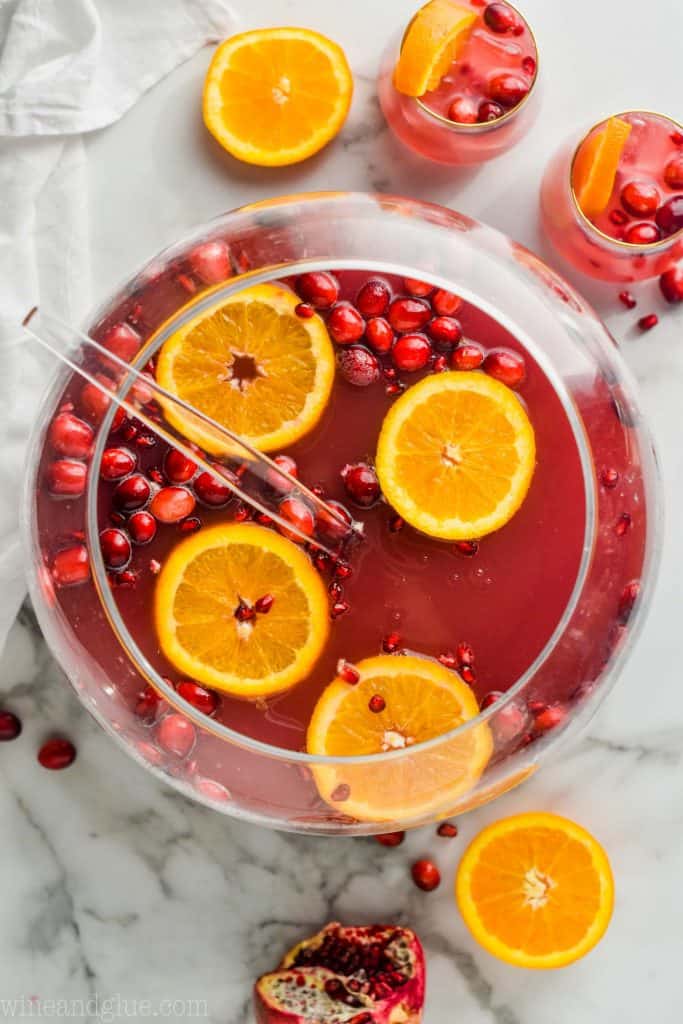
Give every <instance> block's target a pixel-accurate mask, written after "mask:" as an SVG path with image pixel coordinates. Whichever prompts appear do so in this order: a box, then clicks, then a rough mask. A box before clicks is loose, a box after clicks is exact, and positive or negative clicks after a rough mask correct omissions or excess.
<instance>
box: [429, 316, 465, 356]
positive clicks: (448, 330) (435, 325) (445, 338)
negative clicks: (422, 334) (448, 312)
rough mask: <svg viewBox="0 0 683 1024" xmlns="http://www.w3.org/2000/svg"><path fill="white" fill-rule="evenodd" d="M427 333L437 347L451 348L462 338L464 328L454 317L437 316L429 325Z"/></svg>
mask: <svg viewBox="0 0 683 1024" xmlns="http://www.w3.org/2000/svg"><path fill="white" fill-rule="evenodd" d="M427 333H428V334H429V337H430V338H431V339H432V341H434V342H436V344H437V345H444V346H446V347H449V348H450V347H451V346H453V345H457V344H458V342H459V341H460V339H461V338H462V328H461V326H460V324H459V323H458V321H457V320H456V319H455V318H454V317H452V316H436V317H434V319H433V320H430V321H429V323H428V324H427Z"/></svg>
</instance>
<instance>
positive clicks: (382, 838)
mask: <svg viewBox="0 0 683 1024" xmlns="http://www.w3.org/2000/svg"><path fill="white" fill-rule="evenodd" d="M405 837H406V834H405V832H383V833H380V835H378V836H373V838H374V840H375V842H376V843H379V845H380V846H390V847H395V846H400V845H401V843H402V842H403V840H404V839H405Z"/></svg>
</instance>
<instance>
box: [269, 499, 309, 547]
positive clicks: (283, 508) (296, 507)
mask: <svg viewBox="0 0 683 1024" xmlns="http://www.w3.org/2000/svg"><path fill="white" fill-rule="evenodd" d="M278 512H279V513H280V515H281V516H282V518H283V519H286V520H287V522H288V523H291V524H292V526H294V527H296V528H297V529H298V530H299V532H300V533H303V534H304V535H305V536H306V537H312V536H313V534H314V533H315V516H314V515H313V513H312V511H311V509H310V507H309V506H308V505H307V504H306V502H304V501H302V500H301V498H284V499H283V500H282V501H281V502H280V504H279V505H278ZM279 530H280V533H282V534H283V535H284V536H285V537H288V538H289V540H293V541H298V540H299V537H298V536H297V534H295V533H294V532H292V531H290V530H286V529H285V528H284V527H282V526H281V527H279Z"/></svg>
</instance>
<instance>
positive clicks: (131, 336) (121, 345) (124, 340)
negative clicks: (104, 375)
mask: <svg viewBox="0 0 683 1024" xmlns="http://www.w3.org/2000/svg"><path fill="white" fill-rule="evenodd" d="M141 344H142V338H141V337H140V335H139V334H138V332H137V331H134V330H133V328H132V327H131V326H130V324H127V323H118V324H113V325H112V326H111V327H110V328H109V329H108V330H107V331H106V332H105V334H104V336H103V338H102V341H101V345H102V347H103V348H106V349H108V351H109V352H111V353H112V355H115V356H117V357H118V358H119V359H121V360H122V361H123V362H124V363H130V362H132V360H133V359H134V358H135V356H136V355H137V354H138V351H139V350H140V345H141ZM102 365H103V366H105V367H106V368H107V369H108V370H111V371H112V372H113V373H114V374H116V373H120V372H121V367H120V366H119V365H118V363H116V362H114V360H113V359H107V358H106V356H103V357H102Z"/></svg>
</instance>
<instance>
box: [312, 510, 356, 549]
mask: <svg viewBox="0 0 683 1024" xmlns="http://www.w3.org/2000/svg"><path fill="white" fill-rule="evenodd" d="M328 509H332V510H333V511H334V512H336V513H337V514H338V515H339V516H340V517H341V518H342V519H343V523H340V522H339V520H337V519H335V518H334V516H332V515H330V513H329V512H328ZM352 525H353V517H352V516H351V513H350V512H349V510H348V509H347V508H345V507H344V506H343V505H342V504H341V502H339V501H332V500H330V501H328V502H327V508H321V509H318V513H317V517H316V526H317V529H318V532H319V533H320V534H321V536H323V537H325V538H327V539H328V540H334V541H340V540H344V539H345V538H346V537H348V536H349V533H350V532H351V527H352Z"/></svg>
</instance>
